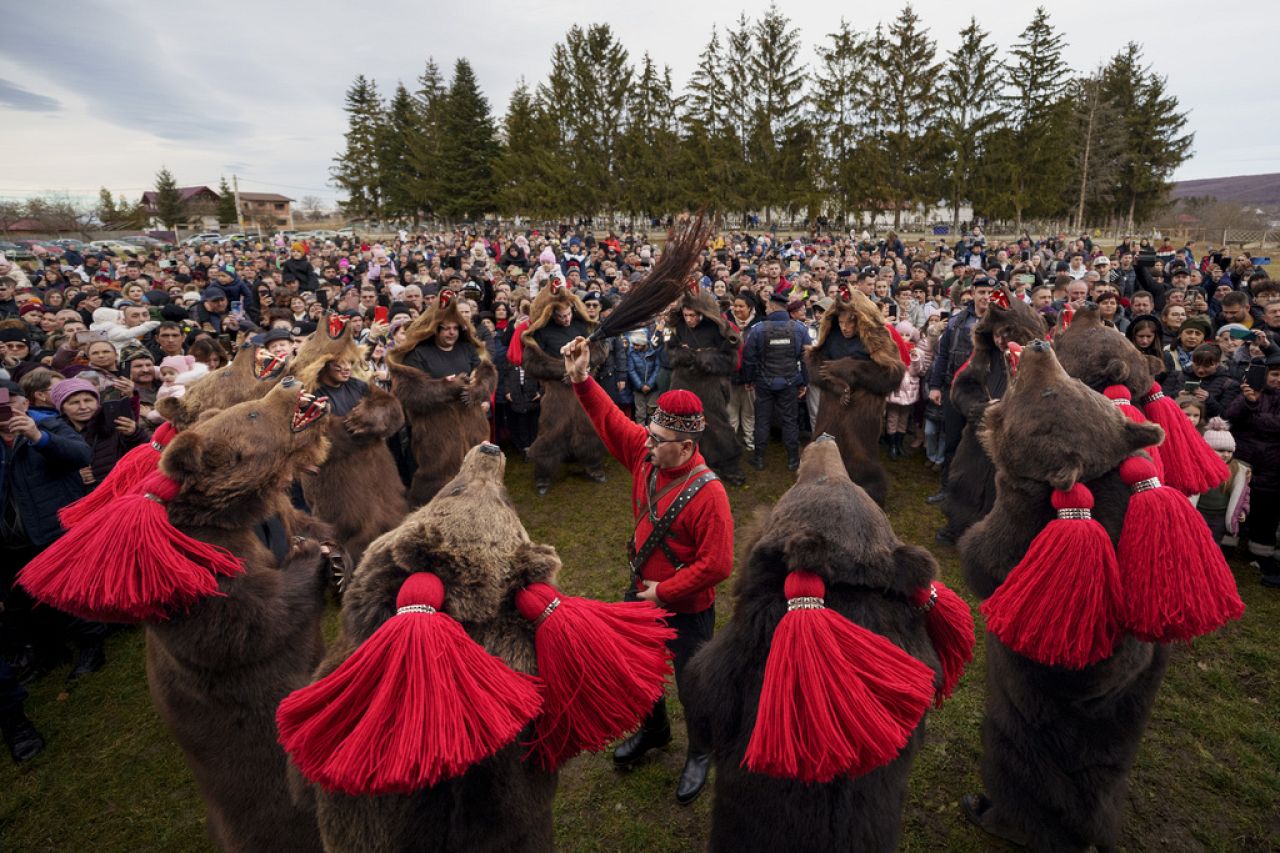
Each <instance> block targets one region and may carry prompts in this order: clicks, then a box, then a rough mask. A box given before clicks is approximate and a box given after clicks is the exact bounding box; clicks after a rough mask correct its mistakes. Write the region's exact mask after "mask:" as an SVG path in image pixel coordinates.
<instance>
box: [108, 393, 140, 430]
mask: <svg viewBox="0 0 1280 853" xmlns="http://www.w3.org/2000/svg"><path fill="white" fill-rule="evenodd" d="M102 417H103V419H104V420H105V421H106V422H107V423H109V424H111V423H115V420H116V418H129V419H130V420H132V419H133V417H134V413H133V400H132V398H125V399H123V400H105V401H103V403H102Z"/></svg>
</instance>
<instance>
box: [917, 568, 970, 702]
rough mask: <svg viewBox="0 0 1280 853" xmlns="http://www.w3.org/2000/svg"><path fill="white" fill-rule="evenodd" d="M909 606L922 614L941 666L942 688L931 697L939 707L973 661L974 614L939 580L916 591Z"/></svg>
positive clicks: (962, 600) (963, 601) (961, 599)
mask: <svg viewBox="0 0 1280 853" xmlns="http://www.w3.org/2000/svg"><path fill="white" fill-rule="evenodd" d="M911 603H912V604H914V605H915V606H916V609H918V610H920V611H922V612H923V613H924V614H925V628H926V629H927V630H928V631H929V641H930V642H931V643H932V644H933V650H934V651H935V652H937V653H938V660H939V661H940V662H941V663H942V686H941V687H939V688H938V690H937V691H936V692H935V694H934V697H933V703H934V705H936V706H937V707H939V708H941V707H942V700H944V699H947V698H949V697H950V696H951V693H952V691H954V690H955V688H956V685H957V684H959V683H960V677H961V676H962V675H964V670H965V667H966V666H967V665H968V664H969V662H970V661H972V660H973V642H974V635H973V613H972V612H970V610H969V605H968V604H966V603H965V600H964V599H963V598H961V597H960V596H958V595H956V594H955V593H954V592H953V591H952V590H950V589H948V588H947V586H946V585H945V584H943V583H942V581H934V582H932V583H931V584H929V585H928V586H927V587H921V588H920V589H918V590H916V592H915V595H914V596H913V597H912V599H911Z"/></svg>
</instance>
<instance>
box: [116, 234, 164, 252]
mask: <svg viewBox="0 0 1280 853" xmlns="http://www.w3.org/2000/svg"><path fill="white" fill-rule="evenodd" d="M120 241H121V242H123V243H132V244H134V245H135V246H141V247H142V248H144V249H159V250H160V251H165V250H167V249H169V248H170V244H169V243H166V242H165V241H164V240H157V239H156V238H155V237H149V236H147V235H146V234H130V235H129V236H128V237H121V238H120Z"/></svg>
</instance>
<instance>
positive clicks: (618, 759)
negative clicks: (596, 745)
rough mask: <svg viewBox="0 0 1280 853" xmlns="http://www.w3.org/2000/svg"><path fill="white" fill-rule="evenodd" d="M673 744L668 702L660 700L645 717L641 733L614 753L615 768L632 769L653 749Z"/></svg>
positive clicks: (637, 733) (621, 745) (628, 740)
mask: <svg viewBox="0 0 1280 853" xmlns="http://www.w3.org/2000/svg"><path fill="white" fill-rule="evenodd" d="M669 743H671V723H670V722H669V721H668V720H667V700H666V699H659V700H658V703H657V704H656V705H654V706H653V710H652V711H650V712H649V716H648V717H645V720H644V723H643V724H642V725H641V726H640V731H638V732H636V733H635V734H633V735H632V736H631V737H629V738H627V739H626V740H624V741H623V742H622V743H620V744H618V747H617V749H615V750H614V751H613V766H614V767H630V766H631V765H633V764H635V763H637V762H639V761H640V760H641V759H642V758H644V754H645V753H646V752H648V751H649V750H651V749H660V748H661V747H664V746H666V745H667V744H669Z"/></svg>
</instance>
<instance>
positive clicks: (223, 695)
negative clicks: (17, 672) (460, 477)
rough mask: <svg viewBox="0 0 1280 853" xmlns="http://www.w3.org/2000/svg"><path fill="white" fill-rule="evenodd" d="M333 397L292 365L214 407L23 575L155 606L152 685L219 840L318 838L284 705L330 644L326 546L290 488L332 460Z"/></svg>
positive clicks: (116, 604)
mask: <svg viewBox="0 0 1280 853" xmlns="http://www.w3.org/2000/svg"><path fill="white" fill-rule="evenodd" d="M324 413H325V403H324V402H323V401H314V400H313V398H311V397H310V395H306V394H305V393H304V392H303V389H302V386H301V383H299V382H297V381H296V380H293V379H291V378H286V379H285V380H283V381H282V382H280V383H278V384H277V385H276V387H274V388H273V389H272V390H271V391H270V392H269V393H268V394H266V395H265V396H264V397H263V398H262V399H260V400H253V401H249V402H244V403H240V404H238V405H235V406H232V407H231V408H228V409H223V410H221V411H217V412H213V411H211V410H206V411H205V413H204V416H203V417H201V418H200V420H199V422H197V423H195V424H193V425H192V426H190V427H189V428H187V429H185V430H183V432H181V433H179V434H178V435H176V436H175V437H174V438H173V439H172V440H171V441H170V443H169V445H168V447H167V448H166V449H165V454H164V455H163V456H162V457H161V460H160V470H159V471H158V472H156V473H154V474H152V475H151V476H150V477H149V478H148V479H146V480H144V481H143V482H142V483H141V485H140V486H139V488H138V490H137V491H135V492H133V493H130V494H126V495H122V496H121V497H119V498H117V499H116V500H115V501H114V502H113V503H111V504H109V505H107V506H106V507H105V508H103V509H102V510H101V511H100V514H98V515H92V516H89V517H88V518H87V519H85V521H84V523H82V524H80V525H77V526H76V527H75V528H73V529H72V531H71V532H69V533H68V534H67V535H66V536H64V537H63V538H62V539H60V540H59V541H58V543H55V545H54V546H53V547H52V548H50V549H48V550H47V551H46V552H45V553H44V555H42V560H43V561H44V562H43V564H42V565H40V566H37V564H36V563H34V562H33V563H32V564H31V565H30V566H29V567H28V569H31V570H32V571H33V576H28V579H27V581H26V582H27V583H31V584H35V586H34V587H33V589H32V591H33V592H35V593H37V594H38V595H40V597H42V598H43V599H45V600H46V601H48V603H50V604H53V605H54V606H57V607H60V608H62V609H67V610H69V611H71V612H75V613H78V614H89V613H97V615H98V616H99V618H106V619H111V620H113V621H144V623H145V625H146V632H147V650H146V667H147V683H148V688H149V691H150V693H151V697H152V701H153V702H154V704H155V707H156V711H157V713H158V714H159V715H160V717H161V719H162V720H163V721H164V723H165V725H166V726H167V727H168V729H169V731H170V732H171V733H172V734H173V737H174V739H175V740H176V741H177V742H178V745H179V746H180V747H181V748H182V751H183V754H184V756H185V757H186V760H187V764H188V765H189V766H190V767H191V771H192V774H193V775H194V776H195V780H196V785H197V788H198V789H199V791H200V794H201V797H202V798H203V799H204V802H205V808H206V812H207V822H208V829H209V834H210V837H211V839H212V840H213V842H214V844H216V845H217V846H218V847H220V848H221V849H223V850H234V851H252V850H269V849H285V850H299V851H305V850H319V849H320V838H319V834H318V832H317V830H316V823H315V816H314V814H313V813H312V812H311V811H310V809H309V808H307V807H305V806H303V805H299V804H298V803H296V802H295V801H294V799H293V798H292V796H291V794H290V789H289V781H288V773H287V764H286V759H285V754H284V751H283V750H282V749H281V748H280V745H279V743H278V742H277V740H276V737H275V725H274V716H275V711H276V707H277V706H278V705H279V703H280V701H281V700H282V699H283V698H284V697H285V696H286V695H287V694H288V693H289V692H290V691H291V690H294V689H296V688H298V687H301V686H303V685H305V684H306V683H307V681H308V679H309V678H310V674H311V672H312V671H313V670H314V669H315V666H316V665H317V663H318V662H319V661H320V659H321V658H322V656H323V653H324V641H323V638H322V636H321V632H320V623H321V618H322V616H323V612H324V595H325V588H326V586H327V584H328V580H329V568H328V560H327V559H326V557H325V556H324V555H323V554H322V549H321V546H320V544H318V542H316V541H314V540H313V539H304V538H302V537H304V536H307V535H308V534H312V533H313V531H311V530H309V529H308V526H307V524H306V521H305V517H302V516H300V515H299V514H297V513H295V512H294V511H292V510H291V508H290V507H289V497H288V489H289V486H290V484H291V483H292V482H293V478H294V476H295V474H296V472H297V471H298V470H299V469H303V468H309V467H314V466H318V465H320V464H321V463H322V462H323V461H324V457H325V454H326V453H327V451H328V440H327V439H326V438H325V432H324V430H323V429H321V428H319V427H318V426H317V423H318V421H319V420H320V419H321V418H322V417H323V416H324ZM153 514H154V515H153ZM273 516H275V517H278V518H279V519H281V520H282V521H283V523H284V524H285V528H286V533H287V534H290V535H291V537H292V543H293V544H292V547H288V546H285V547H284V548H282V549H281V551H282V553H274V552H273V551H272V550H271V549H268V548H267V547H265V546H264V545H263V544H262V542H261V541H260V539H259V536H258V532H257V529H258V527H259V525H260V524H262V523H263V522H265V521H266V520H267V519H268V518H271V517H273ZM100 531H105V532H106V533H108V534H109V535H102V534H101V532H100ZM209 546H214V547H209ZM49 567H55V568H57V569H58V571H59V572H60V573H61V575H62V577H63V578H65V579H66V580H67V583H66V584H65V585H64V588H65V589H70V590H71V591H72V595H71V597H70V599H68V598H66V597H58V596H56V595H48V594H47V593H48V590H49V586H48V585H47V584H44V583H41V581H42V580H47V575H46V576H44V577H43V578H42V577H41V576H39V575H36V574H35V573H37V572H42V571H43V570H44V569H46V568H49ZM86 571H88V572H92V574H93V579H94V583H93V584H89V583H88V582H87V581H86V580H85V579H84V578H83V573H84V572H86ZM139 574H142V575H143V577H141V578H139ZM77 575H79V576H80V578H79V580H78V582H77ZM42 589H43V590H44V591H45V593H46V594H41V593H40V591H41V590H42Z"/></svg>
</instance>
